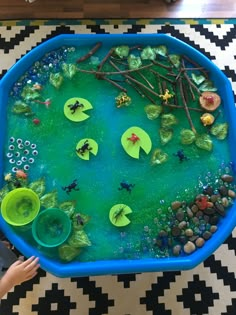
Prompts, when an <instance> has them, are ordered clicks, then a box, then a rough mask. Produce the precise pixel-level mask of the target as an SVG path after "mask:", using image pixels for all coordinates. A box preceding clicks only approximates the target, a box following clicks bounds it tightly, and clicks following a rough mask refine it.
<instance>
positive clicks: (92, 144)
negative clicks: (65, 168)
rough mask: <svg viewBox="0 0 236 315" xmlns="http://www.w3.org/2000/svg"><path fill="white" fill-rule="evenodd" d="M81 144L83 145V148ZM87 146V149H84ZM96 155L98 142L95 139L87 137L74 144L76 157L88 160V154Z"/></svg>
mask: <svg viewBox="0 0 236 315" xmlns="http://www.w3.org/2000/svg"><path fill="white" fill-rule="evenodd" d="M83 146H85V147H84V148H85V149H84V150H83ZM86 147H87V149H86ZM90 152H91V153H92V154H93V155H97V153H98V144H97V142H96V141H95V140H93V139H90V138H87V139H81V140H80V141H79V142H78V143H77V145H76V154H77V155H78V157H80V158H81V159H82V160H87V161H88V160H89V158H90V154H89V153H90Z"/></svg>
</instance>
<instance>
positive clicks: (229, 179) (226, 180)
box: [220, 174, 234, 183]
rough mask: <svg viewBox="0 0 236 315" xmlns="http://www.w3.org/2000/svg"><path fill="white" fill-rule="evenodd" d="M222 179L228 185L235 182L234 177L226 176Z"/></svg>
mask: <svg viewBox="0 0 236 315" xmlns="http://www.w3.org/2000/svg"><path fill="white" fill-rule="evenodd" d="M220 178H221V179H222V180H223V182H226V183H232V182H233V180H234V178H233V176H231V175H229V174H224V175H222V176H221V177H220Z"/></svg>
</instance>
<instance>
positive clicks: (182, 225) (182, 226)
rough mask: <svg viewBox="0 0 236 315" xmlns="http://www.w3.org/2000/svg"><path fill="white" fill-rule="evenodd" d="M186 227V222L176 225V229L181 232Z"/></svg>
mask: <svg viewBox="0 0 236 315" xmlns="http://www.w3.org/2000/svg"><path fill="white" fill-rule="evenodd" d="M186 226H187V222H186V221H181V222H180V223H179V224H178V227H179V228H180V229H181V230H183V229H184V228H185V227H186Z"/></svg>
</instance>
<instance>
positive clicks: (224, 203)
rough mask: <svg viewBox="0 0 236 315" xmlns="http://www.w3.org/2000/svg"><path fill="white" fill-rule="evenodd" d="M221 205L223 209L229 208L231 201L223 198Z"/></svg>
mask: <svg viewBox="0 0 236 315" xmlns="http://www.w3.org/2000/svg"><path fill="white" fill-rule="evenodd" d="M221 203H222V206H223V207H225V208H227V207H228V205H229V200H228V199H227V198H226V197H223V198H222V199H221Z"/></svg>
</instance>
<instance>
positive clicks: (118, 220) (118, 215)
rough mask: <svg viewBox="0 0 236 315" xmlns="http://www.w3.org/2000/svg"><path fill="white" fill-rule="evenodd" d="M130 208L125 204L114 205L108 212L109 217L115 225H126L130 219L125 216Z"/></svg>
mask: <svg viewBox="0 0 236 315" xmlns="http://www.w3.org/2000/svg"><path fill="white" fill-rule="evenodd" d="M131 212H132V210H131V208H130V207H128V206H127V205H125V204H116V205H114V206H113V207H112V208H111V209H110V212H109V219H110V221H111V223H112V224H113V225H115V226H119V227H120V226H126V225H128V224H129V223H130V220H129V219H128V218H127V217H126V215H127V214H129V213H131Z"/></svg>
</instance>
